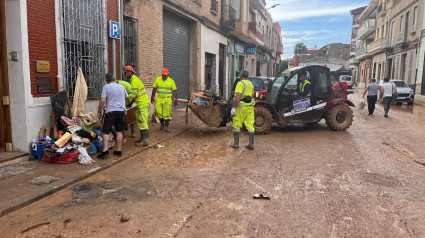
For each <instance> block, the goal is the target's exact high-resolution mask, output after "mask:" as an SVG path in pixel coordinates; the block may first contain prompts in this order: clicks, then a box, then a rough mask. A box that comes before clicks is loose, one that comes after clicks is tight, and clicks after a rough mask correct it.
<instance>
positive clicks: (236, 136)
mask: <svg viewBox="0 0 425 238" xmlns="http://www.w3.org/2000/svg"><path fill="white" fill-rule="evenodd" d="M233 139H234V142H233V144H231V145H230V147H232V148H235V149H239V132H233Z"/></svg>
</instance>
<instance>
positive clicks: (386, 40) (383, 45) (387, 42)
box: [381, 37, 391, 50]
mask: <svg viewBox="0 0 425 238" xmlns="http://www.w3.org/2000/svg"><path fill="white" fill-rule="evenodd" d="M390 43H391V42H390V38H389V37H385V38H382V40H381V49H383V50H385V49H388V48H391V44H390Z"/></svg>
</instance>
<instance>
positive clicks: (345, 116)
mask: <svg viewBox="0 0 425 238" xmlns="http://www.w3.org/2000/svg"><path fill="white" fill-rule="evenodd" d="M353 117H354V116H353V111H352V110H351V108H349V107H348V106H347V105H342V104H338V105H335V106H333V107H331V108H330V109H329V110H328V112H327V113H326V125H328V127H329V128H330V129H331V130H333V131H344V130H346V129H347V128H348V127H350V126H351V124H352V123H353Z"/></svg>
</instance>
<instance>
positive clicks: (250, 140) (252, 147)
mask: <svg viewBox="0 0 425 238" xmlns="http://www.w3.org/2000/svg"><path fill="white" fill-rule="evenodd" d="M248 134H249V144H248V145H247V146H245V148H247V149H250V150H254V135H255V133H254V132H249V133H248Z"/></svg>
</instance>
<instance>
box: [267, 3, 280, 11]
mask: <svg viewBox="0 0 425 238" xmlns="http://www.w3.org/2000/svg"><path fill="white" fill-rule="evenodd" d="M279 5H280V4H279V3H276V4H274V5H272V6H270V7H268V8H265V9H264V10H267V9H271V8H275V7H277V6H279Z"/></svg>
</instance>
